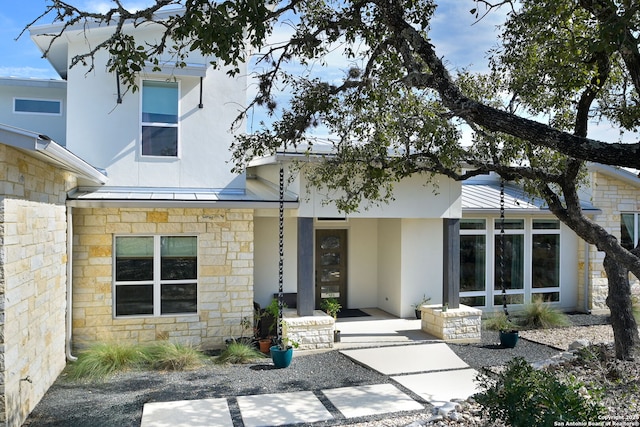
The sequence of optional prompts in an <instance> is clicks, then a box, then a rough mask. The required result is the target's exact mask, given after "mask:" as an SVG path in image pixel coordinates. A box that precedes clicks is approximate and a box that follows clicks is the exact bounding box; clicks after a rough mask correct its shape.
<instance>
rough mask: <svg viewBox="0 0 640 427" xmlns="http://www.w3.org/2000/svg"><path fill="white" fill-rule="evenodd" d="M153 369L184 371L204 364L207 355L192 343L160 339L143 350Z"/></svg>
mask: <svg viewBox="0 0 640 427" xmlns="http://www.w3.org/2000/svg"><path fill="white" fill-rule="evenodd" d="M142 352H143V354H144V355H145V356H146V359H147V363H148V364H149V365H150V366H151V367H152V368H153V369H160V370H167V371H183V370H187V369H194V368H197V367H200V366H202V364H203V362H204V359H205V355H204V354H203V353H202V352H201V351H200V350H198V349H197V348H195V347H193V346H190V345H183V344H178V343H172V342H169V341H160V342H157V343H154V344H151V345H149V346H146V347H144V348H143V350H142Z"/></svg>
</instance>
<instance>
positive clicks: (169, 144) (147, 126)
mask: <svg viewBox="0 0 640 427" xmlns="http://www.w3.org/2000/svg"><path fill="white" fill-rule="evenodd" d="M178 101H179V94H178V83H177V82H167V81H152V80H144V81H143V82H142V155H143V156H160V157H176V156H177V155H178Z"/></svg>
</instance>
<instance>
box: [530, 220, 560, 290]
mask: <svg viewBox="0 0 640 427" xmlns="http://www.w3.org/2000/svg"><path fill="white" fill-rule="evenodd" d="M531 233H532V236H531V246H532V247H531V288H532V289H531V293H532V297H533V298H535V297H536V296H537V297H541V298H542V300H543V301H559V300H560V222H559V221H557V220H551V219H534V220H533V229H532V231H531Z"/></svg>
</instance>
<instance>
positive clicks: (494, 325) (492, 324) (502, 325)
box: [484, 313, 518, 331]
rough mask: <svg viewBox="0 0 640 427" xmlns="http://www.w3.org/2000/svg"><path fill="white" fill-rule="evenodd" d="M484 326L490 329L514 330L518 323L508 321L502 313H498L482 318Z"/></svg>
mask: <svg viewBox="0 0 640 427" xmlns="http://www.w3.org/2000/svg"><path fill="white" fill-rule="evenodd" d="M484 328H485V329H488V330H490V331H514V330H517V329H518V325H517V324H515V323H513V322H512V321H510V320H509V319H508V318H507V316H506V315H505V314H504V313H499V314H496V315H494V316H491V317H488V318H486V319H485V320H484Z"/></svg>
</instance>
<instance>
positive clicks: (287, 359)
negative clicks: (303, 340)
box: [269, 337, 298, 368]
mask: <svg viewBox="0 0 640 427" xmlns="http://www.w3.org/2000/svg"><path fill="white" fill-rule="evenodd" d="M294 348H298V343H297V342H295V341H293V340H291V339H289V338H286V337H284V338H280V339H278V343H277V344H276V345H273V346H271V348H270V349H269V351H270V352H271V360H272V361H273V365H274V366H275V367H276V368H286V367H287V366H289V365H290V364H291V360H292V359H293V349H294Z"/></svg>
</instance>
